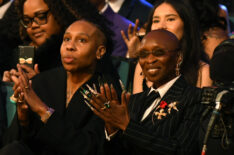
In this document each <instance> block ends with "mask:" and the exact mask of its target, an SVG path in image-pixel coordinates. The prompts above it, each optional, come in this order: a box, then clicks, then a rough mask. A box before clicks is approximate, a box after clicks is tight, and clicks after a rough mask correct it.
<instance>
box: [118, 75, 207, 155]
mask: <svg viewBox="0 0 234 155" xmlns="http://www.w3.org/2000/svg"><path fill="white" fill-rule="evenodd" d="M148 91H149V90H148ZM148 91H145V92H143V93H140V94H136V95H134V96H132V97H131V101H130V105H129V111H130V117H131V121H130V123H129V125H128V127H127V129H126V131H125V132H124V133H123V134H122V137H121V139H122V142H123V143H124V145H125V149H126V150H128V154H129V152H131V153H130V154H134V155H138V154H139V155H140V154H147V155H151V154H152V155H160V154H166V155H170V154H173V155H175V154H176V155H190V154H198V153H197V151H199V149H198V141H197V138H198V130H199V119H200V115H201V112H202V110H203V107H202V105H201V104H200V103H199V100H200V95H201V91H200V89H198V88H195V87H191V86H188V85H187V83H186V82H185V80H184V78H183V77H180V78H179V79H178V80H177V81H176V82H175V84H174V85H173V86H172V87H171V88H170V89H169V90H168V92H167V93H166V94H165V95H164V97H163V98H162V100H163V101H166V102H167V103H168V104H170V103H171V102H174V101H178V104H177V108H178V110H179V111H178V112H177V111H176V110H172V111H171V114H167V116H166V117H163V118H162V119H161V120H157V119H156V118H155V119H154V121H152V113H151V114H150V115H149V116H148V117H147V118H146V119H145V120H144V121H143V122H140V121H139V120H137V119H136V118H138V114H139V113H138V111H139V110H140V108H141V107H142V103H144V101H145V100H146V99H145V98H146V97H147V95H146V94H147V93H148ZM129 149H130V150H129ZM118 154H120V153H118ZM121 154H125V153H121Z"/></svg>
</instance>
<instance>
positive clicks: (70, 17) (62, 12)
mask: <svg viewBox="0 0 234 155" xmlns="http://www.w3.org/2000/svg"><path fill="white" fill-rule="evenodd" d="M25 1H26V0H15V6H16V9H17V11H18V15H19V19H22V17H23V6H24V3H25ZM43 1H44V2H45V3H46V4H47V6H48V8H49V9H50V12H51V14H52V15H53V17H54V18H55V20H56V21H57V23H58V24H59V25H60V27H61V33H62V34H63V33H64V32H65V30H66V28H67V27H68V26H69V25H70V24H71V23H73V22H74V21H76V20H78V19H80V18H82V17H84V18H85V17H86V16H88V13H91V14H93V13H92V12H96V11H95V10H93V9H90V7H89V5H88V4H87V5H86V3H85V2H84V1H80V0H78V1H76V4H75V6H73V7H74V8H76V10H77V14H79V16H75V15H74V14H73V13H71V11H70V8H69V7H68V6H67V5H68V4H69V5H70V3H72V1H69V0H43ZM65 4H66V5H65ZM85 8H86V9H85ZM20 35H21V38H22V40H24V41H30V39H29V37H28V35H27V33H26V30H25V28H24V27H23V26H22V25H21V24H20Z"/></svg>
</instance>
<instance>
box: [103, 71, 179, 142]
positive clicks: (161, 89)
mask: <svg viewBox="0 0 234 155" xmlns="http://www.w3.org/2000/svg"><path fill="white" fill-rule="evenodd" d="M179 77H180V75H179V76H177V77H175V78H174V79H172V80H170V81H169V82H167V83H165V84H164V85H162V86H160V87H159V88H157V89H154V88H153V87H151V89H150V91H149V94H150V93H151V92H152V91H157V92H158V93H159V95H160V97H158V98H156V99H155V101H154V102H153V103H152V104H151V105H150V106H149V108H148V109H146V111H145V113H144V115H143V117H142V119H141V121H143V120H144V119H145V118H146V117H147V116H148V115H149V114H150V112H151V111H152V110H153V109H154V108H155V107H156V106H157V104H158V103H159V101H160V100H161V99H162V98H163V96H164V95H165V94H166V92H167V91H168V90H169V89H170V88H171V86H172V85H173V84H174V83H175V82H176V80H177V79H178V78H179ZM149 94H148V95H149ZM117 132H118V130H117V131H115V132H114V133H112V134H110V135H109V134H108V133H107V131H106V129H105V135H106V140H108V141H110V140H111V138H112V137H113V136H114V135H115V134H116V133H117Z"/></svg>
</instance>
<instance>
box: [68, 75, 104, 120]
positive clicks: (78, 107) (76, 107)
mask: <svg viewBox="0 0 234 155" xmlns="http://www.w3.org/2000/svg"><path fill="white" fill-rule="evenodd" d="M97 77H98V75H96V74H95V75H94V76H93V77H92V78H91V79H90V80H88V81H87V82H86V83H84V84H83V85H82V86H81V87H80V88H78V89H77V91H76V92H75V94H74V95H73V97H72V98H71V101H70V103H69V105H68V107H67V109H66V115H67V118H68V119H74V120H73V121H76V122H77V121H78V122H80V123H81V124H83V123H85V121H87V119H89V118H91V117H89V116H91V115H93V112H92V111H91V110H90V108H89V107H88V106H87V105H86V103H85V102H84V100H85V99H84V97H83V96H82V94H81V93H80V91H81V90H82V88H83V89H86V90H88V88H87V86H86V84H88V85H89V86H90V87H92V88H93V84H95V85H96V86H97V87H98V82H97ZM97 89H99V88H97ZM82 121H84V122H82ZM80 123H79V124H80Z"/></svg>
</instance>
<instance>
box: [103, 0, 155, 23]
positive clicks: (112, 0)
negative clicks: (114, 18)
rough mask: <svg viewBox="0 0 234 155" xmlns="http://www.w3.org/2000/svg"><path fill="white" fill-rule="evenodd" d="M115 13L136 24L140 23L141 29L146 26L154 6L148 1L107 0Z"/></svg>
mask: <svg viewBox="0 0 234 155" xmlns="http://www.w3.org/2000/svg"><path fill="white" fill-rule="evenodd" d="M107 2H108V4H109V5H110V6H111V8H112V9H113V11H114V12H116V13H118V14H120V15H122V16H123V17H125V18H127V19H129V20H130V21H132V22H135V21H136V19H139V21H140V27H143V26H144V24H146V22H147V19H148V15H149V13H150V10H151V9H152V8H153V6H152V5H151V4H150V3H149V2H147V1H146V0H107Z"/></svg>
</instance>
